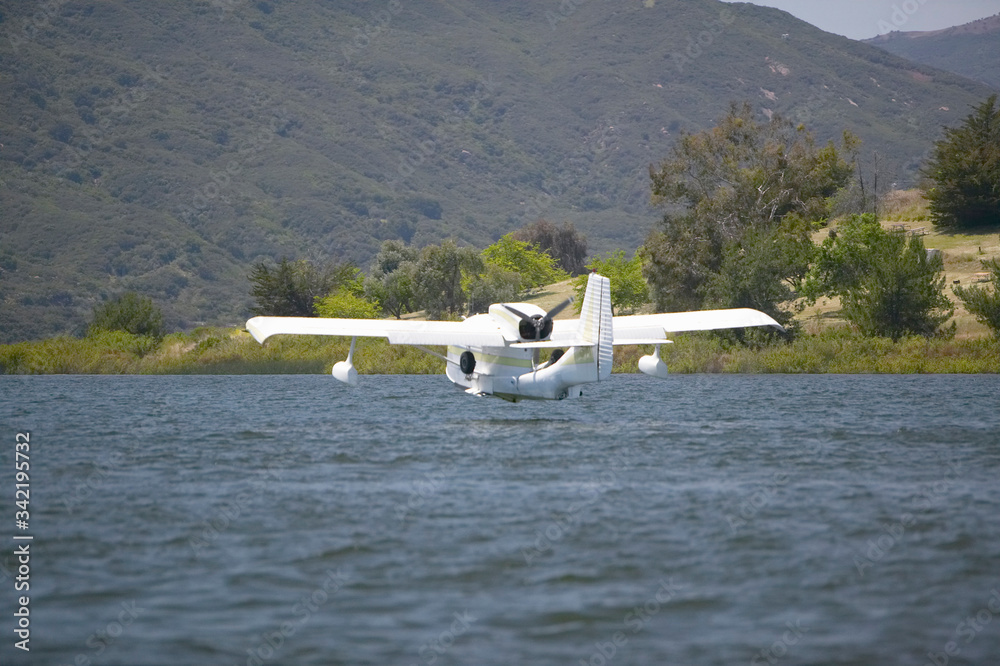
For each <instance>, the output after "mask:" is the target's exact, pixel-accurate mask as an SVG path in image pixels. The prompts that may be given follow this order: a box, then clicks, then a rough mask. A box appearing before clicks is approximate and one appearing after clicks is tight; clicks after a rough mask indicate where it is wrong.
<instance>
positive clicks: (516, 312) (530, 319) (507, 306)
mask: <svg viewBox="0 0 1000 666" xmlns="http://www.w3.org/2000/svg"><path fill="white" fill-rule="evenodd" d="M503 306H504V307H505V308H507V309H508V310H510V311H511V312H513V313H514V314H516V315H517V316H518V317H520V318H521V319H522V320H524V321H534V319H532V318H531V317H529V316H528V315H526V314H524V313H523V312H521V311H520V310H518V309H517V308H512V307H511V306H509V305H507V304H506V303H504V304H503Z"/></svg>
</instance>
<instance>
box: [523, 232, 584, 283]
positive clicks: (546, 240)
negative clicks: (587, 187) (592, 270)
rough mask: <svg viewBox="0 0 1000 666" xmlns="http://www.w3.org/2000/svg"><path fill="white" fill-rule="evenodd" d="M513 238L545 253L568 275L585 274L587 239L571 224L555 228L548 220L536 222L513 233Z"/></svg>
mask: <svg viewBox="0 0 1000 666" xmlns="http://www.w3.org/2000/svg"><path fill="white" fill-rule="evenodd" d="M514 238H516V239H517V240H519V241H524V242H526V243H528V244H529V245H532V246H538V249H540V250H542V251H543V252H546V253H548V254H549V256H551V257H552V258H553V259H555V260H556V263H557V264H558V265H559V268H561V269H563V270H564V271H566V272H567V273H569V274H570V275H580V274H581V273H583V272H585V270H586V269H585V267H584V259H585V258H586V256H587V239H586V238H585V237H584V236H583V235H582V234H581V233H580V232H579V231H577V230H576V227H574V226H573V223H572V222H566V223H564V224H563V225H562V226H561V227H557V226H556V225H554V224H552V223H551V222H549V221H548V220H538V221H537V222H534V223H532V224H529V225H527V226H524V227H521V228H520V229H518V230H517V231H515V232H514Z"/></svg>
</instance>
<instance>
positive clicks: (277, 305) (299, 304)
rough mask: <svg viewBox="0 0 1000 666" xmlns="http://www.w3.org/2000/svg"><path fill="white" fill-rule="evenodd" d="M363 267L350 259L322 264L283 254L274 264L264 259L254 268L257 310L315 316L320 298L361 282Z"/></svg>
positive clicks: (286, 314) (288, 315) (280, 315)
mask: <svg viewBox="0 0 1000 666" xmlns="http://www.w3.org/2000/svg"><path fill="white" fill-rule="evenodd" d="M359 273H360V271H358V269H357V267H356V266H353V265H351V264H349V263H344V264H328V265H326V266H324V267H322V268H319V267H316V266H314V265H313V264H312V263H310V262H308V261H306V260H304V259H300V260H298V261H289V260H288V259H287V258H282V259H281V263H279V264H278V265H277V266H274V267H270V266H268V265H267V264H266V263H265V262H263V261H261V262H259V263H257V264H255V265H254V267H253V269H252V270H251V272H250V282H251V283H252V285H253V286H252V289H251V292H250V293H251V295H253V297H254V300H256V302H257V305H256V306H255V307H254V308H253V313H254V314H258V315H271V316H276V317H312V316H314V315H315V303H316V299H317V298H321V297H323V296H326V295H327V294H330V293H331V292H333V291H334V290H336V289H337V288H338V287H341V286H346V285H349V284H354V285H357V284H358V277H359Z"/></svg>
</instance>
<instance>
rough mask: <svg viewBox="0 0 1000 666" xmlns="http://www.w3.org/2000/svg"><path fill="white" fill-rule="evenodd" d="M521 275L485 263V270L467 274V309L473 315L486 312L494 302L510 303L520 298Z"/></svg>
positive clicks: (464, 284) (465, 287) (465, 282)
mask: <svg viewBox="0 0 1000 666" xmlns="http://www.w3.org/2000/svg"><path fill="white" fill-rule="evenodd" d="M521 284H522V283H521V276H520V275H518V274H517V273H515V272H514V271H508V270H506V269H504V268H500V267H499V266H496V265H495V264H485V266H484V271H483V272H482V273H478V274H476V275H467V276H466V278H465V280H464V283H463V289H464V290H465V295H466V299H467V304H466V310H467V312H468V313H469V314H470V315H472V314H476V313H477V312H486V310H487V308H489V306H490V305H492V304H493V303H504V302H506V303H510V302H511V301H516V300H518V298H520V296H521V293H522V286H521Z"/></svg>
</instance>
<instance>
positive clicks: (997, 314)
mask: <svg viewBox="0 0 1000 666" xmlns="http://www.w3.org/2000/svg"><path fill="white" fill-rule="evenodd" d="M982 263H983V268H984V269H986V270H988V271H989V272H990V282H992V283H993V291H992V292H990V291H988V290H986V289H984V288H982V287H978V286H973V287H961V286H959V287H955V295H956V296H958V298H959V299H960V300H961V301H962V304H963V305H965V309H966V310H968V311H969V313H970V314H972V315H973V316H975V318H976V319H977V320H978V321H979V322H980V323H981V324H983V325H985V326H988V327H989V328H990V330H992V331H993V335H995V336H997V337H998V338H1000V259H989V260H987V261H984V262H982Z"/></svg>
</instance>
